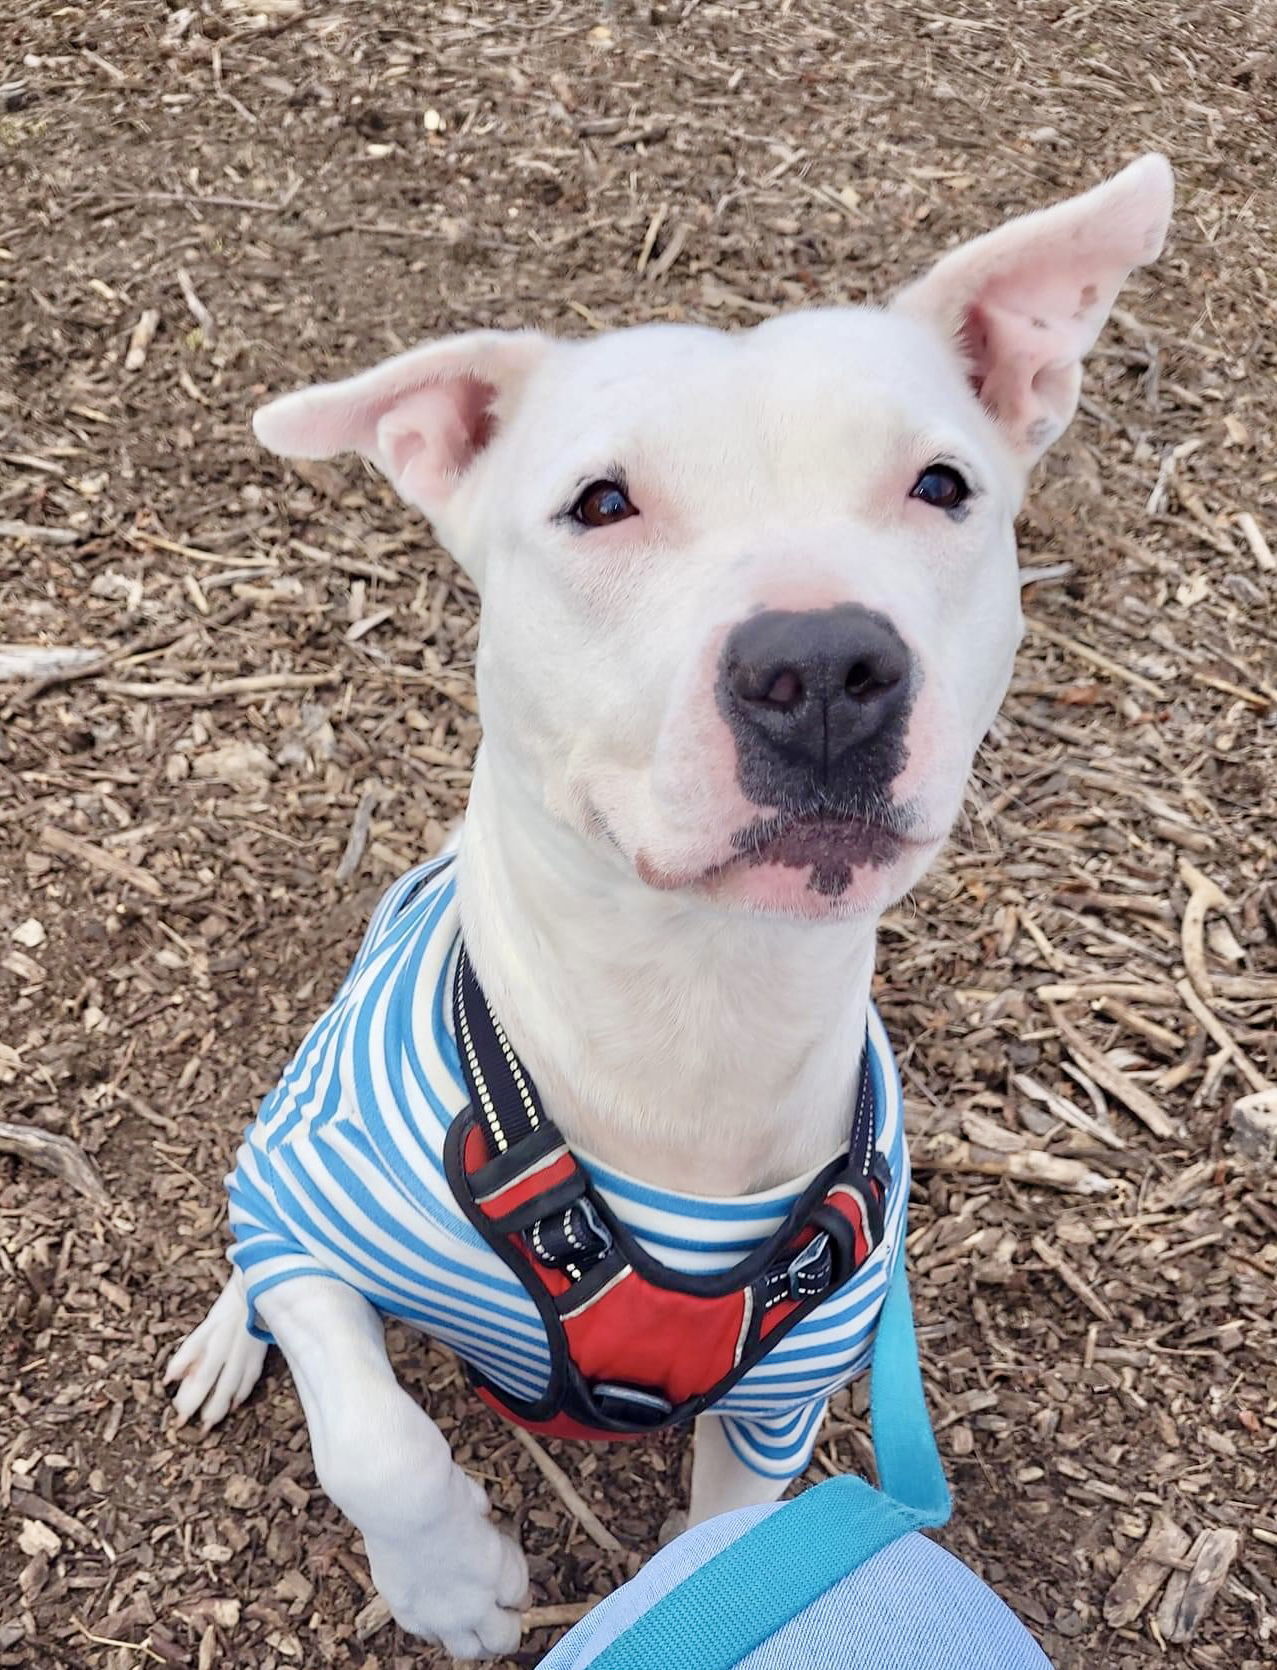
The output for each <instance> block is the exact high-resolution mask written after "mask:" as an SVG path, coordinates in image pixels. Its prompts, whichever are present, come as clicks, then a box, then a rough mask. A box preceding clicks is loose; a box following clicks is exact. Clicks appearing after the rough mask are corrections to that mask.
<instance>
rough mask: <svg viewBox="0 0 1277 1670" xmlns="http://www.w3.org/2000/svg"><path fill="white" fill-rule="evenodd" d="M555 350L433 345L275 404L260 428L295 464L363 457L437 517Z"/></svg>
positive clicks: (539, 342) (537, 340) (264, 439)
mask: <svg viewBox="0 0 1277 1670" xmlns="http://www.w3.org/2000/svg"><path fill="white" fill-rule="evenodd" d="M549 346H550V341H549V338H547V337H544V336H542V335H540V333H539V332H537V331H475V332H473V333H472V334H470V335H468V336H456V337H450V338H448V339H447V340H445V341H442V342H425V343H422V344H421V345H420V346H419V347H416V348H410V349H409V350H408V352H407V353H406V354H398V355H396V357H395V358H394V359H390V360H386V361H385V362H384V363H383V364H382V365H378V366H375V367H374V368H373V370H371V371H365V372H363V373H362V374H361V375H360V376H358V377H348V378H347V379H346V380H345V381H344V382H340V383H317V384H315V385H314V386H313V387H311V388H304V389H298V390H297V392H296V393H295V394H285V395H283V396H281V397H280V399H278V400H272V401H271V403H270V404H269V405H268V406H263V407H262V408H261V410H260V411H259V412H257V413H256V415H255V416H254V418H253V429H254V432H255V433H256V435H257V438H258V440H259V441H261V443H262V445H263V446H265V447H268V448H269V449H270V451H272V452H276V453H279V454H280V455H281V456H282V457H285V458H331V457H332V456H333V455H334V454H335V453H339V452H357V453H360V454H361V455H362V456H363V457H364V458H367V459H369V460H370V461H371V462H372V463H373V464H375V465H376V466H377V468H378V469H379V470H380V471H381V472H382V474H383V475H385V477H386V478H387V480H388V481H389V482H390V484H391V485H392V486H393V487H394V489H395V491H396V492H397V493H398V494H399V495H400V497H401V498H403V499H406V500H407V501H408V503H409V504H412V505H416V507H417V508H418V509H419V510H422V511H424V512H425V514H426V515H427V516H428V517H429V518H430V519H431V520H434V518H435V517H436V516H437V515H438V513H439V512H440V511H441V510H443V509H444V507H445V506H446V505H447V503H448V500H449V499H450V498H451V497H452V495H453V493H454V492H455V491H456V490H457V488H458V487H459V486H460V485H461V483H462V482H463V481H464V480H465V478H466V475H467V473H468V472H469V471H470V470H471V469H472V468H473V466H474V465H475V463H476V462H477V461H478V459H479V458H480V457H481V455H482V454H483V451H484V449H485V448H486V447H487V446H488V444H489V443H490V442H491V440H492V439H493V437H494V436H495V435H496V433H497V432H498V430H499V429H500V427H501V425H502V424H503V423H504V422H506V421H507V420H508V418H509V416H510V414H511V412H512V411H513V410H514V407H515V404H516V403H517V401H518V398H519V395H520V393H521V391H522V389H523V386H524V384H525V383H526V382H527V380H528V378H529V376H530V375H531V374H532V372H533V371H534V370H535V369H536V367H537V365H538V364H539V363H540V362H541V360H542V359H543V357H544V356H545V353H546V352H547V350H548V348H549Z"/></svg>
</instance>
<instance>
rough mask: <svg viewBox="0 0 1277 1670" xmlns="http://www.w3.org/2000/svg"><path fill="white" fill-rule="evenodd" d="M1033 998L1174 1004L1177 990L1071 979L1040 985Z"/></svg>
mask: <svg viewBox="0 0 1277 1670" xmlns="http://www.w3.org/2000/svg"><path fill="white" fill-rule="evenodd" d="M1032 995H1033V996H1034V997H1036V998H1040V999H1041V1001H1042V1002H1043V1003H1047V1004H1050V1003H1071V1002H1072V1001H1073V999H1074V998H1075V997H1092V998H1096V997H1121V998H1125V999H1126V1001H1127V1002H1128V1003H1169V1004H1172V1005H1173V1004H1174V1001H1175V988H1174V987H1173V986H1158V985H1154V984H1153V983H1152V982H1151V981H1150V982H1145V983H1143V984H1141V983H1139V982H1132V981H1130V980H1068V981H1064V982H1062V983H1060V984H1058V985H1050V986H1038V987H1036V988H1035V990H1034V992H1033V994H1032Z"/></svg>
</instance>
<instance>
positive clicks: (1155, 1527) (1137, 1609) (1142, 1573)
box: [1104, 1515, 1189, 1629]
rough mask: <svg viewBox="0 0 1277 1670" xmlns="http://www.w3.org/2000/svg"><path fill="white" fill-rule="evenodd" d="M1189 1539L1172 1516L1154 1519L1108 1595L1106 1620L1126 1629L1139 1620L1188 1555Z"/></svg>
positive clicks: (1105, 1611) (1109, 1623)
mask: <svg viewBox="0 0 1277 1670" xmlns="http://www.w3.org/2000/svg"><path fill="white" fill-rule="evenodd" d="M1188 1542H1189V1537H1188V1532H1187V1531H1182V1530H1181V1529H1180V1527H1179V1526H1178V1525H1176V1524H1175V1522H1174V1521H1173V1520H1172V1519H1169V1518H1167V1517H1166V1516H1165V1515H1162V1516H1159V1517H1158V1518H1157V1519H1155V1520H1154V1521H1153V1524H1152V1527H1151V1528H1150V1530H1149V1533H1148V1535H1147V1536H1146V1537H1145V1538H1144V1541H1143V1542H1142V1543H1141V1544H1140V1545H1139V1547H1138V1548H1137V1549H1136V1551H1135V1553H1134V1554H1133V1555H1132V1556H1131V1558H1130V1559H1129V1560H1128V1561H1127V1563H1126V1565H1125V1566H1124V1567H1123V1569H1122V1571H1121V1572H1120V1573H1119V1575H1118V1578H1117V1580H1116V1582H1115V1583H1114V1584H1113V1587H1112V1588H1111V1589H1110V1590H1109V1592H1108V1594H1107V1596H1106V1597H1105V1600H1104V1622H1105V1623H1106V1624H1107V1625H1108V1626H1109V1628H1110V1629H1125V1628H1126V1627H1127V1625H1128V1624H1133V1623H1134V1622H1135V1620H1136V1619H1137V1618H1138V1617H1139V1615H1140V1613H1141V1612H1142V1611H1143V1610H1144V1608H1145V1607H1146V1606H1147V1605H1148V1603H1149V1601H1151V1600H1152V1598H1153V1596H1154V1595H1155V1594H1156V1593H1157V1591H1158V1590H1159V1589H1160V1588H1161V1586H1162V1584H1163V1583H1165V1581H1166V1578H1167V1574H1168V1573H1169V1572H1170V1571H1171V1570H1173V1568H1174V1566H1175V1563H1176V1562H1177V1561H1178V1560H1181V1559H1182V1558H1183V1557H1184V1554H1185V1553H1186V1552H1187V1550H1188Z"/></svg>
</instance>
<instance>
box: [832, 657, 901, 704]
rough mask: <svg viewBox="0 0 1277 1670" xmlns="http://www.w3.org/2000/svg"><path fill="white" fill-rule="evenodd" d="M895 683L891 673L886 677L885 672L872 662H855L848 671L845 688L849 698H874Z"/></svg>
mask: <svg viewBox="0 0 1277 1670" xmlns="http://www.w3.org/2000/svg"><path fill="white" fill-rule="evenodd" d="M895 682H896V681H895V679H894V678H892V677H891V675H890V674H889V673H888V674H886V675H885V676H884V673H883V670H882V669H881V668H879V667H877V666H876V665H875V664H874V663H873V662H872V661H869V660H860V661H853V662H852V664H851V666H850V667H849V668H848V669H847V677H846V680H845V682H844V686H843V687H844V689H845V690H846V692H847V694H848V695H849V696H872V695H874V694H875V692H877V691H879V690H883V689H886V688H887V687H888V686H890V685H892V684H894V683H895Z"/></svg>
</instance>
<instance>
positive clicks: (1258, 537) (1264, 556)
mask: <svg viewBox="0 0 1277 1670" xmlns="http://www.w3.org/2000/svg"><path fill="white" fill-rule="evenodd" d="M1233 521H1234V522H1236V524H1237V526H1238V527H1239V528H1240V529H1241V532H1242V538H1243V539H1244V540H1245V541H1246V543H1247V545H1249V546H1250V549H1251V555H1252V556H1253V557H1254V559H1255V561H1256V562H1257V563H1258V564H1259V566H1260V568H1262V569H1264V570H1265V572H1266V573H1269V574H1271V573H1272V572H1273V571H1274V570H1275V569H1277V557H1274V556H1273V553H1272V548H1271V547H1270V545H1269V543H1268V541H1267V540H1266V539H1265V538H1264V530H1263V529H1262V528H1261V527H1260V525H1259V523H1258V522H1257V521H1256V520H1255V518H1254V517H1253V516H1252V515H1251V513H1250V512H1249V511H1248V510H1239V511H1238V513H1237V515H1236V516H1234V517H1233Z"/></svg>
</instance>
